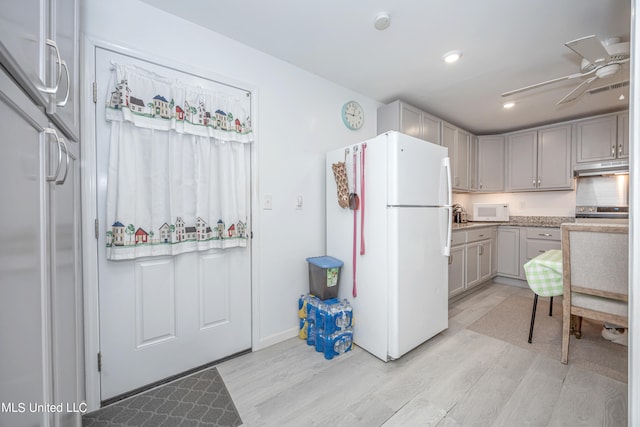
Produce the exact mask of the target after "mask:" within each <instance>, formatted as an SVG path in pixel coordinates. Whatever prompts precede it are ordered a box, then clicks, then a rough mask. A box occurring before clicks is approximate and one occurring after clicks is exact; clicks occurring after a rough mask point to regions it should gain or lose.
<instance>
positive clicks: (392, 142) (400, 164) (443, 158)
mask: <svg viewBox="0 0 640 427" xmlns="http://www.w3.org/2000/svg"><path fill="white" fill-rule="evenodd" d="M387 138H388V140H387V141H388V142H387V161H388V165H387V170H388V184H387V185H388V192H387V194H388V203H387V204H388V205H389V206H450V205H451V178H450V175H451V174H450V168H449V158H448V150H447V148H446V147H441V146H439V145H436V144H432V143H430V142H426V141H423V140H421V139H417V138H413V137H411V136H408V135H404V134H401V133H398V132H389V133H387Z"/></svg>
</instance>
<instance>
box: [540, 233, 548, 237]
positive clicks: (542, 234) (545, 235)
mask: <svg viewBox="0 0 640 427" xmlns="http://www.w3.org/2000/svg"><path fill="white" fill-rule="evenodd" d="M538 236H544V237H551V233H538Z"/></svg>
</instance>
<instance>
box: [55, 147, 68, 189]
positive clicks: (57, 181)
mask: <svg viewBox="0 0 640 427" xmlns="http://www.w3.org/2000/svg"><path fill="white" fill-rule="evenodd" d="M59 141H60V144H62V147H63V148H64V153H65V155H66V160H65V163H64V176H63V177H62V179H60V180H56V185H62V184H64V183H65V181H66V180H67V174H68V173H69V148H68V147H67V143H66V142H64V139H63V138H60V140H59Z"/></svg>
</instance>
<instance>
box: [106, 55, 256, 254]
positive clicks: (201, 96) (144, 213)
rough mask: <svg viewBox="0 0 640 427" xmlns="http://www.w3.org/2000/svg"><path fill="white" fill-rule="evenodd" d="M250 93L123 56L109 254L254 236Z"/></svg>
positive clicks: (112, 91)
mask: <svg viewBox="0 0 640 427" xmlns="http://www.w3.org/2000/svg"><path fill="white" fill-rule="evenodd" d="M250 111H251V109H250V98H249V97H248V96H232V95H229V94H225V93H223V92H216V91H213V90H210V89H208V88H207V89H205V88H202V87H195V86H190V85H187V84H183V83H181V82H180V81H178V80H176V79H168V78H164V77H161V76H158V75H157V74H154V73H152V72H150V71H146V70H143V69H141V68H139V67H135V66H132V65H119V64H113V69H112V77H111V83H110V85H109V93H108V94H107V105H106V118H107V121H109V122H110V126H111V136H110V154H109V167H108V182H107V203H106V209H107V212H106V215H107V216H106V218H107V221H108V224H109V227H108V230H107V235H106V246H107V251H106V253H107V258H108V259H111V260H122V259H133V258H138V257H148V256H162V255H177V254H181V253H185V252H193V251H202V250H208V249H213V248H221V249H225V248H231V247H238V246H246V245H247V238H248V236H247V234H248V224H247V221H248V214H249V212H248V209H249V206H248V205H247V203H248V198H249V197H248V195H249V189H250V183H249V167H250V165H249V162H250V161H249V149H250V144H251V143H252V142H253V140H254V138H253V132H252V129H251V117H250Z"/></svg>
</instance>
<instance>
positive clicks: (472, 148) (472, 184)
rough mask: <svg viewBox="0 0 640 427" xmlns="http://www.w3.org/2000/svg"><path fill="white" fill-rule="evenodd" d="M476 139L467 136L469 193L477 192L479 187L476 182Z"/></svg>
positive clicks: (473, 136)
mask: <svg viewBox="0 0 640 427" xmlns="http://www.w3.org/2000/svg"><path fill="white" fill-rule="evenodd" d="M478 177H479V174H478V137H477V136H475V135H471V136H469V191H477V190H478V187H479V185H480V182H479V180H478Z"/></svg>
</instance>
